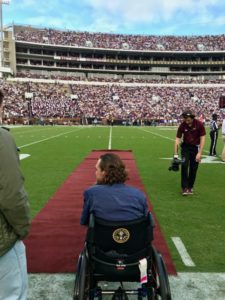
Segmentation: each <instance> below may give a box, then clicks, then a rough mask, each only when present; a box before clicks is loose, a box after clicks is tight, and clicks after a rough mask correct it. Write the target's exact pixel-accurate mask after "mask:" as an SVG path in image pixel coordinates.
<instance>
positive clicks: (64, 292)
mask: <svg viewBox="0 0 225 300" xmlns="http://www.w3.org/2000/svg"><path fill="white" fill-rule="evenodd" d="M1 3H3V2H1ZM1 42H2V43H1V45H2V47H1V68H0V70H1V75H2V76H1V87H0V89H1V90H2V91H3V92H4V94H5V99H4V109H3V112H2V115H1V116H0V120H1V123H2V124H3V126H4V127H7V128H9V129H10V132H11V134H12V136H13V137H14V139H15V141H16V144H17V146H18V148H19V149H20V160H21V169H22V173H23V174H24V177H25V179H26V181H25V188H26V190H27V192H28V195H29V202H30V207H31V214H32V218H33V221H32V230H31V235H30V238H29V237H28V239H27V241H26V240H25V244H26V246H27V258H28V272H29V291H28V299H56V300H59V299H72V295H73V288H74V278H75V270H76V259H77V257H78V254H79V251H81V245H82V244H83V243H84V236H85V232H84V230H83V228H81V226H80V225H79V217H80V214H81V209H82V207H81V203H82V201H83V199H82V197H83V196H82V192H83V190H84V189H85V188H87V187H88V186H90V185H92V184H94V183H95V181H94V180H95V178H94V172H95V163H96V159H97V158H98V155H99V153H100V154H101V151H105V152H107V151H118V153H119V155H121V157H123V155H124V157H125V158H124V161H125V162H127V163H128V164H129V163H130V161H131V160H132V163H133V162H134V164H135V166H136V167H135V168H136V169H135V168H134V169H132V168H133V165H132V164H131V166H130V165H129V169H130V173H131V174H130V184H132V183H133V182H134V184H136V180H137V178H140V186H141V189H142V190H143V191H144V192H145V193H146V195H147V197H148V199H149V200H150V207H151V210H152V211H153V213H154V218H155V219H156V224H157V226H156V227H157V228H156V231H157V230H158V231H159V232H160V233H159V236H160V238H161V239H162V241H161V240H160V241H158V244H160V243H161V244H160V246H159V247H162V248H160V251H161V252H162V254H163V256H165V261H166V265H167V269H168V271H169V282H170V288H171V294H172V299H175V300H176V299H177V300H178V299H179V300H186V299H187V300H188V299H204V300H207V299H208V300H210V299H221V300H222V299H224V298H225V291H224V281H225V261H224V242H225V241H224V232H225V221H224V220H225V218H224V208H225V207H224V192H225V185H224V163H223V162H222V161H221V153H222V149H223V142H222V139H221V132H220V131H219V134H220V135H219V138H218V142H217V153H218V154H217V156H214V157H212V156H209V148H210V136H209V126H208V125H209V123H210V120H211V116H212V114H217V115H218V123H221V122H222V120H223V118H224V110H222V109H221V108H222V106H223V105H222V104H223V102H224V99H225V35H224V34H221V35H204V36H202V35H195V36H176V35H141V34H139V35H138V34H113V33H100V32H97V33H94V32H91V31H90V32H89V31H75V30H63V29H54V28H45V27H41V26H33V25H32V24H30V25H9V26H4V27H3V28H2V41H1ZM219 103H220V105H219ZM187 109H190V110H191V111H193V112H194V114H195V116H196V118H197V119H201V120H202V121H203V122H204V124H205V125H206V131H207V133H206V143H205V147H204V150H203V155H202V161H201V164H200V168H199V173H198V178H197V183H196V188H195V190H194V195H192V196H190V197H189V196H188V197H185V198H184V197H182V195H181V193H180V190H179V186H180V174H179V172H168V167H169V165H170V162H171V159H172V157H173V154H174V153H173V152H174V140H175V137H176V132H177V128H178V125H179V124H180V123H181V121H182V117H181V115H182V112H183V111H185V110H187ZM127 152H128V154H129V153H132V157H130V156H129V155H130V154H129V155H128V156H125V154H126V153H127ZM94 159H95V160H94ZM87 162H89V165H88V164H87ZM85 163H86V165H85ZM135 172H136V173H135ZM134 174H135V176H137V177H135V176H134ZM138 180H139V179H138ZM128 184H129V182H128ZM73 199H76V201H77V204H76V205H75V204H74V203H73V202H74V201H73ZM78 203H79V205H80V206H79V205H78ZM54 216H55V217H54ZM71 219H72V221H71ZM59 221H60V222H62V224H61V223H60V224H59V223H57V222H59ZM51 222H52V223H51ZM63 230H66V231H67V234H64V232H63ZM156 237H158V233H157V234H156ZM156 237H155V240H156V241H155V243H156V245H158V244H157V238H156ZM40 243H41V244H40ZM60 243H61V244H60ZM162 244H163V245H164V244H165V246H162ZM179 245H181V246H179ZM53 247H54V248H53ZM70 247H71V249H70ZM73 247H74V248H73ZM42 248H43V249H42ZM64 252H65V253H64ZM38 253H40V254H38ZM66 255H68V257H69V258H70V260H71V261H69V262H67V261H66V262H65V266H63V263H64V259H65V257H64V256H66ZM57 256H58V257H60V259H61V261H60V259H59V258H55V257H57ZM168 257H169V258H168ZM54 259H55V261H54ZM57 259H58V260H57ZM51 264H52V265H51ZM73 270H74V271H73ZM104 286H106V287H107V288H109V289H111V286H113V285H111V284H110V283H108V282H105V283H104ZM129 298H130V296H129ZM87 299H88V298H87ZM132 299H133V297H132ZM152 299H153V298H152ZM154 299H161V297H159V298H154ZM168 299H169V298H168Z"/></svg>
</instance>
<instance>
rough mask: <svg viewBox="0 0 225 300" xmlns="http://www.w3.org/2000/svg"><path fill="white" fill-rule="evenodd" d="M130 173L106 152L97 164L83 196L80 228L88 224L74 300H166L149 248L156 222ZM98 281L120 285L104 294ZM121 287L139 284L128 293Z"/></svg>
mask: <svg viewBox="0 0 225 300" xmlns="http://www.w3.org/2000/svg"><path fill="white" fill-rule="evenodd" d="M127 179H128V172H127V170H126V167H125V164H124V163H123V161H122V160H121V159H120V157H119V156H117V155H115V154H112V153H106V154H104V155H102V156H100V158H99V159H98V161H97V164H96V181H97V183H96V184H95V185H93V186H91V187H90V188H88V189H87V190H85V192H84V205H83V211H82V215H81V219H80V223H81V225H88V228H87V235H86V240H85V245H84V249H83V251H82V252H81V254H80V256H79V260H78V264H77V275H76V280H75V286H74V300H85V299H90V300H93V299H94V298H95V297H98V299H102V298H101V297H102V295H104V294H106V295H113V298H112V299H113V300H116V299H118V300H127V299H128V298H127V294H131V295H138V299H142V297H147V299H148V300H152V299H158V298H156V297H157V296H158V295H159V296H160V297H161V298H160V299H162V300H170V299H171V297H170V288H169V282H168V277H167V273H166V267H165V264H164V262H163V259H162V257H161V255H160V254H159V253H158V252H157V250H156V249H155V248H154V246H153V245H152V243H151V242H152V240H153V227H154V222H153V219H152V216H151V213H149V211H148V206H147V199H146V197H145V195H144V193H143V192H142V191H140V190H139V189H137V188H134V187H131V186H128V185H126V184H125V181H126V180H127ZM102 281H109V282H120V284H121V286H120V287H119V288H118V289H117V290H111V291H107V290H103V289H102V288H101V287H100V286H99V285H98V284H99V283H100V282H102ZM123 282H139V283H141V288H137V289H136V288H135V289H133V290H130V291H127V290H125V289H124V287H123Z"/></svg>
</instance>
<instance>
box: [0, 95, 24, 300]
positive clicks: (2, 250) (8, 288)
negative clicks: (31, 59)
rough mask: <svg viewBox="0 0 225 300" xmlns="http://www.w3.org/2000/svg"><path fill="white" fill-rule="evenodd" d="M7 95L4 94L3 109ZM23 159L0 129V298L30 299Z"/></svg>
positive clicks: (6, 133)
mask: <svg viewBox="0 0 225 300" xmlns="http://www.w3.org/2000/svg"><path fill="white" fill-rule="evenodd" d="M3 97H4V95H3V93H2V91H0V108H2V102H3ZM23 183H24V178H23V176H22V174H21V172H20V169H19V156H18V151H17V148H16V145H15V142H14V140H13V138H12V136H11V135H10V133H9V132H8V130H6V129H3V128H0V299H2V300H3V299H14V300H25V299H27V281H28V280H27V265H26V254H25V246H24V244H23V242H22V239H24V238H25V236H26V235H27V234H28V231H29V226H30V214H29V204H28V199H27V194H26V192H25V190H24V186H23Z"/></svg>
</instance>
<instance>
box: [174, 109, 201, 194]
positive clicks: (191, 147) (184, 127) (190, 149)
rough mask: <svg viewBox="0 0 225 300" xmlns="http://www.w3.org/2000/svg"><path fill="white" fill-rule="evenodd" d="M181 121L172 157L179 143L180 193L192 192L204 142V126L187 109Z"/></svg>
mask: <svg viewBox="0 0 225 300" xmlns="http://www.w3.org/2000/svg"><path fill="white" fill-rule="evenodd" d="M182 116H183V122H182V123H181V125H180V126H179V127H178V130H177V135H176V140H175V147H174V158H178V148H179V146H180V142H181V138H182V137H183V141H182V144H181V155H182V160H183V163H182V167H181V187H182V195H183V196H185V195H191V194H193V187H194V183H195V179H196V174H197V170H198V164H199V162H200V161H201V155H202V151H203V147H204V144H205V135H206V132H205V128H204V125H203V124H202V122H200V121H199V120H197V119H195V115H194V114H193V113H192V112H191V111H190V110H187V111H185V112H183V113H182Z"/></svg>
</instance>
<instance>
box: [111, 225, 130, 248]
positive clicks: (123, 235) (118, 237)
mask: <svg viewBox="0 0 225 300" xmlns="http://www.w3.org/2000/svg"><path fill="white" fill-rule="evenodd" d="M129 238H130V232H129V231H128V230H127V229H126V228H118V229H116V230H114V231H113V239H114V241H115V242H116V243H119V244H122V243H126V242H127V241H128V240H129Z"/></svg>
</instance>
